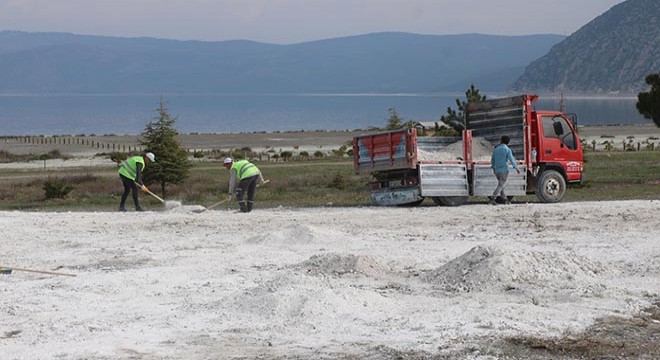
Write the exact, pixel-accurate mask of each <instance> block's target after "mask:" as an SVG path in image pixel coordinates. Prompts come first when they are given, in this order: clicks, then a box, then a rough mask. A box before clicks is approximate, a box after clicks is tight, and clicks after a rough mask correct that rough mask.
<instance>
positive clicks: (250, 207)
mask: <svg viewBox="0 0 660 360" xmlns="http://www.w3.org/2000/svg"><path fill="white" fill-rule="evenodd" d="M250 211H252V201H248V203H247V212H250Z"/></svg>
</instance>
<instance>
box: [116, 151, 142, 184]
mask: <svg viewBox="0 0 660 360" xmlns="http://www.w3.org/2000/svg"><path fill="white" fill-rule="evenodd" d="M137 163H140V164H142V170H144V168H145V166H146V165H145V164H144V158H142V156H133V157H130V158H128V159H126V161H124V162H123V163H121V165H120V166H119V173H120V174H122V175H124V176H126V177H127V178H129V179H131V180H133V181H135V178H136V177H137Z"/></svg>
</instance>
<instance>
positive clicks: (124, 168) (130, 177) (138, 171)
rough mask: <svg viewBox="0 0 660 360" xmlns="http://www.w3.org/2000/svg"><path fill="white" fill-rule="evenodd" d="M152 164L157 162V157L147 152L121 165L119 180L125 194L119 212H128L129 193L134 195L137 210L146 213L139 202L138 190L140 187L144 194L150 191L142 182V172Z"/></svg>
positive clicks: (122, 196)
mask: <svg viewBox="0 0 660 360" xmlns="http://www.w3.org/2000/svg"><path fill="white" fill-rule="evenodd" d="M152 162H156V156H155V155H154V153H152V152H147V153H145V154H144V155H137V156H132V157H130V158H128V159H126V160H125V161H124V162H123V163H121V165H119V178H120V179H121V182H122V184H124V193H123V194H121V202H120V203H119V211H126V198H127V197H128V193H129V192H131V193H132V195H133V203H134V204H135V210H136V211H144V209H142V206H140V201H139V200H138V193H137V188H138V186H139V187H140V189H142V191H144V192H146V191H147V190H148V189H147V187H146V186H144V183H143V182H142V170H144V168H145V167H146V166H147V164H151V163H152Z"/></svg>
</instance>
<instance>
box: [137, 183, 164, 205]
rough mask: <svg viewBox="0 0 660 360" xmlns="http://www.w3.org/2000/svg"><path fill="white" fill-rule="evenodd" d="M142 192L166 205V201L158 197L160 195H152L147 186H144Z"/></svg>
mask: <svg viewBox="0 0 660 360" xmlns="http://www.w3.org/2000/svg"><path fill="white" fill-rule="evenodd" d="M142 190H143V191H144V192H146V193H147V194H149V195H151V196H153V197H155V198H156V199H158V200H159V201H160V202H162V203H163V204H165V200H163V199H162V198H161V197H160V196H158V195H156V194H154V193H152V192H151V190H149V189H147V187H146V186H143V187H142Z"/></svg>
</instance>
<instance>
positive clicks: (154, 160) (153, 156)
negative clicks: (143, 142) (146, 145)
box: [144, 152, 156, 162]
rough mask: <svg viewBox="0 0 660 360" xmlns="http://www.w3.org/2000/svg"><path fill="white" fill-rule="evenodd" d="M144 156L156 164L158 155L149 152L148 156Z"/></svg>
mask: <svg viewBox="0 0 660 360" xmlns="http://www.w3.org/2000/svg"><path fill="white" fill-rule="evenodd" d="M144 155H145V156H146V157H147V158H149V160H151V162H156V155H154V153H152V152H148V153H146V154H144Z"/></svg>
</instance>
